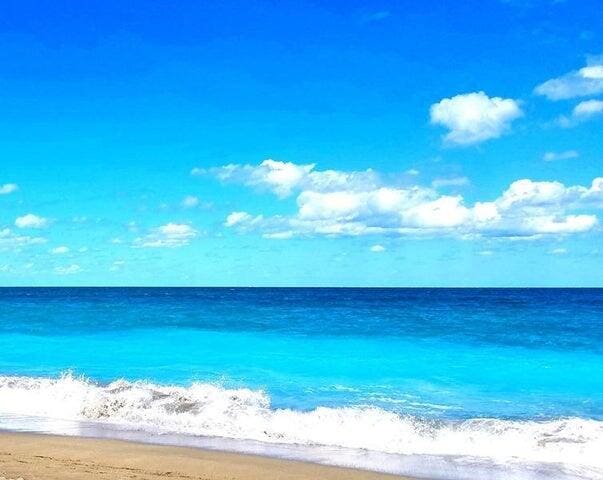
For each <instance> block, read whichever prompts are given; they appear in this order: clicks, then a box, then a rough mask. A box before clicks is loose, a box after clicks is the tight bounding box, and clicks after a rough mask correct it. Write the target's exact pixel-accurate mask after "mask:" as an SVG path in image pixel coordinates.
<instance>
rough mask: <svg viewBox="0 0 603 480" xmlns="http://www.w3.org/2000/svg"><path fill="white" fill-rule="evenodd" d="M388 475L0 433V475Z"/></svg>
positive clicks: (336, 479) (296, 478)
mask: <svg viewBox="0 0 603 480" xmlns="http://www.w3.org/2000/svg"><path fill="white" fill-rule="evenodd" d="M3 477H4V479H11V480H15V479H18V478H23V479H24V480H29V479H36V480H45V479H48V480H50V479H80V478H85V479H86V480H96V479H122V478H123V479H126V478H128V479H139V480H147V479H148V480H150V479H157V478H164V477H165V478H170V479H199V480H200V479H204V480H226V479H228V480H267V479H282V480H306V479H308V480H310V479H317V478H320V479H323V480H343V479H348V480H387V479H394V478H398V479H402V478H407V477H399V476H394V475H386V474H379V473H374V472H366V471H361V470H352V469H346V468H337V467H330V466H324V465H317V464H312V463H306V462H296V461H289V460H280V459H275V458H264V457H259V456H254V455H241V454H235V453H226V452H216V451H207V450H201V449H195V448H186V447H170V446H158V445H148V444H141V443H133V442H124V441H120V440H106V439H94V438H81V437H62V436H55V435H40V434H26V433H0V478H3Z"/></svg>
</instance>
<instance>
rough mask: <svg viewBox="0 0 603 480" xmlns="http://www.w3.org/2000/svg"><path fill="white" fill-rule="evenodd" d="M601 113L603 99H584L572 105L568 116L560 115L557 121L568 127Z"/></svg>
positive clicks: (602, 111)
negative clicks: (572, 107)
mask: <svg viewBox="0 0 603 480" xmlns="http://www.w3.org/2000/svg"><path fill="white" fill-rule="evenodd" d="M602 114H603V100H585V101H583V102H580V103H579V104H578V105H576V106H575V107H574V109H573V110H572V113H571V115H570V116H566V115H562V116H560V117H559V118H558V119H557V123H558V124H559V125H560V126H562V127H564V128H568V127H573V126H575V125H577V124H578V123H581V122H584V121H586V120H590V119H591V118H594V117H596V116H599V115H602Z"/></svg>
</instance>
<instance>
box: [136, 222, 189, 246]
mask: <svg viewBox="0 0 603 480" xmlns="http://www.w3.org/2000/svg"><path fill="white" fill-rule="evenodd" d="M198 234H199V232H198V231H197V230H195V229H194V228H193V227H191V226H190V225H188V224H184V223H167V224H165V225H162V226H161V227H158V228H155V229H153V230H152V231H151V232H150V233H149V234H148V235H145V236H144V237H139V238H136V239H135V240H134V245H135V246H137V247H142V248H164V247H165V248H176V247H183V246H185V245H188V244H189V243H190V241H191V240H193V239H194V238H195V237H197V236H198Z"/></svg>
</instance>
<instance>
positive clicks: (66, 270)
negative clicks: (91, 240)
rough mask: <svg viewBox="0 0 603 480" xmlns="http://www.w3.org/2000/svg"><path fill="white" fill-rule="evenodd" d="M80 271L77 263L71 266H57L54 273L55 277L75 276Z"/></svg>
mask: <svg viewBox="0 0 603 480" xmlns="http://www.w3.org/2000/svg"><path fill="white" fill-rule="evenodd" d="M81 271H82V267H80V266H79V265H78V264H77V263H74V264H72V265H64V266H59V267H56V268H55V269H54V273H56V274H57V275H75V274H76V273H80V272H81Z"/></svg>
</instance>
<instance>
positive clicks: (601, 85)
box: [534, 56, 603, 100]
mask: <svg viewBox="0 0 603 480" xmlns="http://www.w3.org/2000/svg"><path fill="white" fill-rule="evenodd" d="M534 91H535V92H536V93H537V94H538V95H543V96H545V97H546V98H548V99H549V100H566V99H569V98H576V97H587V96H591V95H597V94H599V93H603V56H598V57H591V58H590V59H589V61H588V63H587V65H586V66H585V67H583V68H581V69H579V70H574V71H572V72H569V73H566V74H565V75H562V76H561V77H557V78H553V79H551V80H547V81H546V82H544V83H542V84H540V85H538V86H537V87H536V89H535V90H534Z"/></svg>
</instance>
